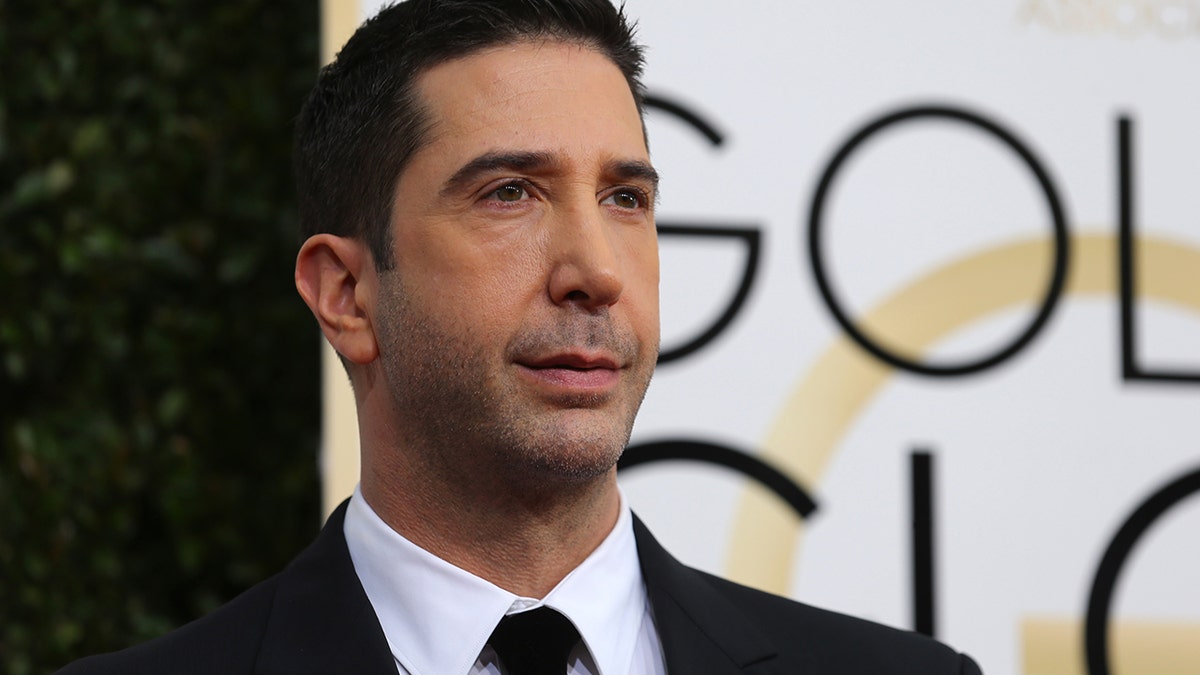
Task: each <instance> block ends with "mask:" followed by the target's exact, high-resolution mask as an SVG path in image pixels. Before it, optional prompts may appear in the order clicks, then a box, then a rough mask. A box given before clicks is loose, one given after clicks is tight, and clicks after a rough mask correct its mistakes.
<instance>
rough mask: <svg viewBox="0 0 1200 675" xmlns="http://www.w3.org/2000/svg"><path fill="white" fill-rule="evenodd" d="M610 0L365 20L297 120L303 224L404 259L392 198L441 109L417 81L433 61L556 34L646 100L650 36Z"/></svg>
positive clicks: (530, 2)
mask: <svg viewBox="0 0 1200 675" xmlns="http://www.w3.org/2000/svg"><path fill="white" fill-rule="evenodd" d="M633 29H634V26H633V25H632V24H630V23H629V22H628V21H627V20H626V18H625V13H624V8H623V7H622V8H620V9H618V8H615V7H613V5H612V4H611V2H610V0H408V1H407V2H402V3H400V4H396V5H392V6H389V7H385V8H384V9H383V10H382V11H380V12H379V14H377V15H376V16H375V17H374V18H372V19H369V20H368V21H367V22H366V23H364V24H363V25H362V26H361V27H360V28H359V29H358V30H357V31H356V32H355V33H354V36H353V37H351V38H350V40H349V42H347V43H346V45H345V46H344V47H342V49H341V51H340V52H339V53H338V55H337V57H336V58H335V59H334V61H333V62H332V63H330V64H329V65H327V66H325V67H324V68H322V69H321V73H320V76H319V77H318V79H317V84H316V86H315V87H314V88H313V91H312V93H311V94H310V95H309V97H308V100H307V102H305V104H304V107H303V109H302V110H301V111H300V117H299V119H298V120H297V123H296V145H295V168H296V186H297V190H298V192H299V210H300V232H301V234H302V235H303V237H305V238H307V237H310V236H312V235H314V234H317V233H320V232H329V233H332V234H336V235H338V236H345V237H355V238H360V239H363V240H365V241H366V244H367V246H368V247H369V248H370V250H371V254H372V256H373V257H374V258H375V266H376V268H377V269H379V270H381V271H382V270H387V269H391V268H392V266H393V265H394V264H395V261H394V260H393V257H392V251H391V241H392V237H391V230H390V227H389V223H390V221H391V208H392V198H393V192H394V190H395V185H396V181H397V180H398V179H399V177H400V173H401V172H402V171H403V170H404V167H405V165H406V164H407V163H408V160H409V159H410V158H411V157H412V155H413V153H414V152H416V150H417V149H418V148H420V146H421V144H422V143H424V140H425V135H426V134H427V132H428V130H429V126H430V123H431V120H430V119H429V117H428V113H427V112H426V111H425V110H423V109H422V105H421V101H420V100H419V98H418V95H417V93H416V90H415V87H414V84H415V81H416V79H417V77H418V76H419V75H421V74H422V73H423V72H424V71H426V70H428V69H429V68H431V67H433V66H436V65H438V64H440V63H444V62H446V61H450V60H453V59H456V58H461V57H464V56H469V55H471V54H473V53H476V52H478V51H480V50H483V49H486V48H488V47H493V46H496V45H503V44H512V43H518V42H528V41H539V40H556V41H563V42H570V43H578V44H580V45H582V46H585V47H588V48H591V49H595V50H596V51H598V52H600V53H601V54H603V55H604V56H606V57H608V58H609V60H611V61H612V62H613V64H614V65H616V66H617V68H618V69H620V71H621V73H622V74H623V75H624V76H625V80H626V81H627V82H628V83H629V89H630V91H631V92H632V93H633V98H634V101H635V102H636V103H637V108H638V112H639V113H641V111H642V99H643V87H642V84H641V80H640V78H641V73H642V61H643V56H642V47H641V46H640V45H638V44H636V43H635V42H634V38H633V32H634V30H633Z"/></svg>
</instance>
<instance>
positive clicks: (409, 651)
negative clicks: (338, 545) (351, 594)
mask: <svg viewBox="0 0 1200 675" xmlns="http://www.w3.org/2000/svg"><path fill="white" fill-rule="evenodd" d="M344 532H345V536H346V545H347V546H348V548H349V549H350V558H351V560H352V561H353V562H354V569H355V572H357V574H358V577H359V580H360V581H361V582H362V585H363V590H364V591H366V594H367V598H368V599H369V600H370V601H371V605H372V607H373V608H374V609H375V615H376V616H377V617H378V618H379V623H380V625H381V626H382V628H383V633H384V635H385V636H386V637H387V641H388V645H389V646H390V647H391V650H392V654H393V655H394V656H395V657H396V659H397V660H398V661H399V662H400V663H401V664H402V665H404V667H405V668H407V669H408V670H409V672H410V673H412V675H442V674H444V673H451V674H465V673H467V672H468V671H469V670H470V668H471V666H472V664H474V663H475V660H476V657H477V656H478V655H479V653H480V651H481V650H482V649H483V646H484V644H485V643H486V642H487V639H488V636H490V635H491V633H492V629H493V628H495V626H496V624H497V623H498V622H499V621H500V618H501V617H503V616H504V615H505V614H507V613H512V612H516V611H524V610H526V609H530V608H533V607H537V606H539V605H547V606H549V607H552V608H554V609H556V610H558V611H559V612H561V613H562V614H564V615H565V616H567V617H568V618H569V619H571V621H572V623H574V624H575V628H576V629H577V630H578V631H579V634H580V636H581V637H582V638H583V641H584V644H586V645H587V648H588V651H589V652H590V653H591V656H592V658H593V659H594V660H595V663H596V665H597V667H598V668H599V671H600V674H601V675H618V674H620V673H625V672H627V671H628V669H629V665H630V662H631V660H632V658H633V650H634V646H635V644H636V642H637V636H638V631H639V629H640V627H641V623H642V617H643V615H644V613H645V607H646V590H645V586H644V585H643V583H642V576H641V568H640V565H639V563H638V557H637V544H636V542H635V541H634V537H633V518H632V515H631V514H630V511H629V508H628V506H626V504H625V498H624V495H622V496H621V506H620V511H619V515H618V516H617V523H616V525H615V526H614V527H613V529H612V532H610V533H609V534H608V536H607V537H606V538H605V539H604V541H602V542H601V543H600V545H599V546H598V547H597V548H596V550H594V551H593V552H592V553H591V555H589V556H588V557H587V559H585V560H584V561H583V562H582V563H581V564H580V565H579V566H578V567H576V568H575V569H574V570H572V571H571V573H570V574H568V575H567V576H566V577H565V578H564V579H563V580H562V581H561V582H559V584H558V585H557V586H555V587H554V589H553V590H551V591H550V593H548V594H547V595H546V597H545V598H542V599H541V600H538V599H535V598H522V597H520V596H517V595H514V594H513V593H510V592H508V591H506V590H504V589H502V588H500V587H499V586H496V585H495V584H492V583H491V582H489V581H487V580H485V579H482V578H480V577H477V576H475V575H473V574H471V573H469V572H467V571H466V570H463V569H461V568H458V567H455V566H454V565H452V564H450V563H448V562H446V561H445V560H442V559H441V558H438V557H437V556H435V555H433V554H432V553H430V552H428V551H426V550H425V549H423V548H421V547H419V546H417V545H416V544H413V543H412V542H410V541H408V540H407V539H405V538H404V537H403V536H401V535H400V534H399V533H397V532H396V531H395V530H393V529H392V528H391V527H389V526H388V525H387V523H385V522H383V520H382V519H381V518H380V517H379V516H378V515H377V514H376V513H375V511H374V510H373V509H372V508H371V506H370V505H369V504H367V502H366V500H365V499H363V497H362V493H361V491H360V490H359V489H358V488H357V487H356V488H355V490H354V496H353V497H352V498H351V499H350V505H349V506H348V507H347V510H346V521H345V525H344Z"/></svg>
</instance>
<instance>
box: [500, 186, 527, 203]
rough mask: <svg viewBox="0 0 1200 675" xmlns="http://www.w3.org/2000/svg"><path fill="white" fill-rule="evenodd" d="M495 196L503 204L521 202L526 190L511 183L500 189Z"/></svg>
mask: <svg viewBox="0 0 1200 675" xmlns="http://www.w3.org/2000/svg"><path fill="white" fill-rule="evenodd" d="M493 194H494V195H495V196H496V199H498V200H500V201H502V202H519V201H521V199H522V198H523V197H525V188H523V187H521V186H520V185H513V184H512V183H509V184H508V185H504V186H501V187H500V188H498V189H497V190H496V191H495V192H494V193H493Z"/></svg>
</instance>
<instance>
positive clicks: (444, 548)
mask: <svg viewBox="0 0 1200 675" xmlns="http://www.w3.org/2000/svg"><path fill="white" fill-rule="evenodd" d="M396 450H397V449H392V450H391V451H389V452H386V453H382V454H384V455H385V456H388V457H390V458H397V457H404V456H405V455H404V454H401V453H399V452H397V451H396ZM372 454H374V453H364V461H363V473H362V493H363V497H364V498H365V499H366V500H367V503H368V504H370V505H371V508H372V509H373V510H374V511H375V512H376V513H377V514H379V517H380V518H382V519H383V521H384V522H386V523H387V524H388V525H389V526H390V527H391V528H392V529H393V530H395V531H396V532H398V533H400V534H401V535H402V536H404V537H405V538H407V539H408V540H409V541H411V542H413V543H414V544H416V545H418V546H420V547H421V548H424V549H425V550H427V551H429V552H430V553H433V554H434V555H436V556H438V557H439V558H442V559H443V560H445V561H447V562H449V563H451V564H453V565H455V566H457V567H460V568H462V569H464V570H466V571H468V572H470V573H472V574H474V575H476V576H478V577H481V578H483V579H486V580H488V581H490V582H492V583H493V584H496V585H497V586H499V587H500V588H503V589H505V590H507V591H509V592H511V593H515V594H517V595H521V596H525V597H534V598H541V597H544V596H545V595H546V594H547V593H549V592H550V590H552V589H553V588H554V587H555V586H556V585H558V583H559V582H560V581H562V579H563V578H564V577H565V576H566V575H567V574H569V573H570V572H571V570H573V569H575V568H576V567H577V566H578V565H579V564H580V563H581V562H583V560H584V559H585V558H587V556H588V555H590V554H591V552H592V551H593V550H595V549H596V547H597V546H599V545H600V543H601V542H602V541H603V540H604V538H605V537H607V536H608V534H609V533H610V532H611V531H612V528H613V526H614V525H615V523H616V520H617V514H618V509H619V504H620V498H619V495H618V493H617V484H616V470H615V469H613V470H611V471H609V472H608V473H606V474H604V475H603V476H600V477H598V478H595V479H591V480H587V481H573V480H555V479H554V477H540V480H539V479H530V480H526V481H512V480H503V479H501V480H497V477H495V476H490V477H486V478H485V479H484V480H470V479H469V477H467V476H464V475H463V474H462V473H459V474H458V475H456V476H454V477H453V478H454V479H455V480H452V481H447V480H439V479H438V477H437V476H436V474H435V475H431V474H430V472H426V471H418V470H413V467H411V466H408V465H407V464H406V463H405V462H402V461H394V462H387V463H386V464H387V465H388V466H381V465H380V464H381V463H380V462H372V461H368V457H370V456H371V455H372Z"/></svg>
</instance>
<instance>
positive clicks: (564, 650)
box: [488, 606, 579, 675]
mask: <svg viewBox="0 0 1200 675" xmlns="http://www.w3.org/2000/svg"><path fill="white" fill-rule="evenodd" d="M578 642H579V631H577V630H575V626H574V625H573V624H572V623H571V621H570V619H568V618H567V617H565V616H563V615H562V614H559V613H558V612H557V611H555V610H553V609H550V608H549V607H545V606H543V607H538V608H537V609H532V610H529V611H528V612H521V613H519V614H509V615H508V616H506V617H504V618H503V619H501V620H500V623H499V624H497V625H496V629H495V630H494V631H492V637H491V638H489V639H488V644H490V645H492V649H494V650H496V655H497V656H498V657H500V662H501V663H502V664H503V665H504V668H505V671H506V672H507V673H508V675H564V673H566V672H567V657H568V656H570V654H571V649H572V648H573V647H574V646H575V645H576V643H578Z"/></svg>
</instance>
